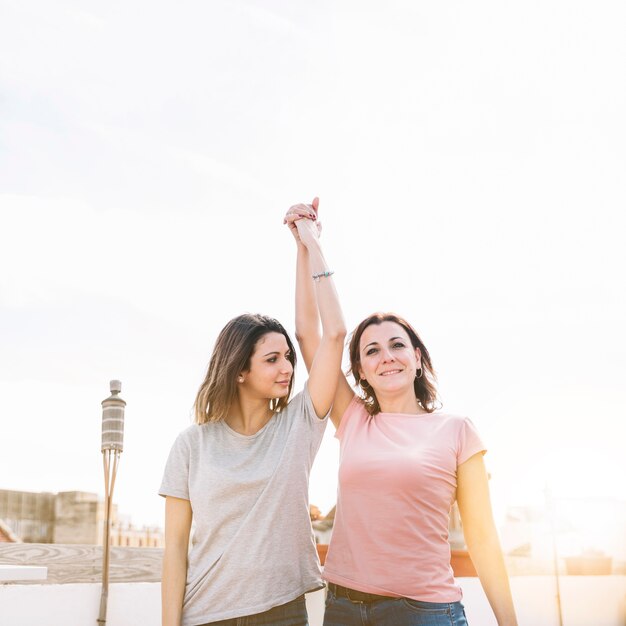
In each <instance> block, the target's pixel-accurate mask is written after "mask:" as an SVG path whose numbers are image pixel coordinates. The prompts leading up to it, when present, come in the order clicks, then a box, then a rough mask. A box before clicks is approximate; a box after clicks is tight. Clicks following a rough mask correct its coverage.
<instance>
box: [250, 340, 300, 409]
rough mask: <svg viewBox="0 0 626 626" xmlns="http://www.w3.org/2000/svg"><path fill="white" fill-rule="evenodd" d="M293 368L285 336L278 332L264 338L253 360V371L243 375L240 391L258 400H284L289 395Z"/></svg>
mask: <svg viewBox="0 0 626 626" xmlns="http://www.w3.org/2000/svg"><path fill="white" fill-rule="evenodd" d="M292 376H293V365H292V363H291V350H290V348H289V344H288V343H287V340H286V339H285V336H284V335H282V334H281V333H277V332H269V333H266V334H265V335H263V336H262V337H261V338H260V339H259V340H258V341H257V342H256V344H255V346H254V352H253V353H252V356H251V357H250V369H248V370H247V371H244V372H241V374H240V377H239V382H240V387H241V388H243V389H245V391H246V392H247V393H250V394H251V395H253V396H255V397H258V398H283V397H285V396H287V395H288V394H289V387H290V383H291V378H292Z"/></svg>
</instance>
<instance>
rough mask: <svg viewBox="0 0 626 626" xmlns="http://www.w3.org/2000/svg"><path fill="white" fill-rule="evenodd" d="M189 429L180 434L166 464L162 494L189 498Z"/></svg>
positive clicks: (160, 489)
mask: <svg viewBox="0 0 626 626" xmlns="http://www.w3.org/2000/svg"><path fill="white" fill-rule="evenodd" d="M186 433H187V431H183V432H182V433H180V435H178V437H177V438H176V441H175V442H174V445H173V446H172V449H171V450H170V454H169V456H168V458H167V463H166V464H165V471H164V472H163V480H162V481H161V487H160V488H159V495H160V496H163V497H165V496H173V497H174V498H182V499H183V500H189V457H190V449H189V441H188V438H187V437H186Z"/></svg>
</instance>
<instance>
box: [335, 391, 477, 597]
mask: <svg viewBox="0 0 626 626" xmlns="http://www.w3.org/2000/svg"><path fill="white" fill-rule="evenodd" d="M336 437H337V438H338V439H339V441H340V459H339V486H338V489H337V513H336V517H335V524H334V528H333V534H332V538H331V541H330V546H329V549H328V555H327V557H326V563H325V565H324V578H325V579H326V580H328V581H330V582H333V583H335V584H338V585H343V586H344V587H349V588H351V589H357V590H359V591H366V592H368V593H377V594H380V595H388V596H405V597H407V598H413V599H415V600H422V601H425V602H456V601H457V600H460V599H461V596H462V593H461V588H460V587H459V586H458V585H456V584H455V582H454V577H453V574H452V568H451V567H450V545H449V543H448V521H449V513H450V507H451V506H452V504H453V502H454V500H455V498H456V472H457V467H458V466H459V465H460V464H461V463H463V462H465V461H467V460H468V459H469V458H470V457H471V456H473V455H474V454H476V453H478V452H483V453H484V451H485V447H484V446H483V444H482V442H481V440H480V437H479V436H478V433H477V432H476V428H475V427H474V425H473V424H472V422H471V421H470V420H469V419H468V418H464V417H457V416H454V415H446V414H444V413H427V414H423V415H408V414H400V413H379V414H378V415H375V416H374V417H370V416H369V414H368V413H367V411H366V410H365V407H364V406H363V403H362V402H361V401H360V400H359V399H357V398H355V399H354V400H353V401H352V402H351V404H350V406H349V407H348V409H347V410H346V412H345V414H344V415H343V417H342V419H341V425H340V427H339V428H338V430H337V434H336Z"/></svg>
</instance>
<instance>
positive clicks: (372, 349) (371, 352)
mask: <svg viewBox="0 0 626 626" xmlns="http://www.w3.org/2000/svg"><path fill="white" fill-rule="evenodd" d="M374 352H376V348H370V349H369V350H368V351H367V352H366V353H365V354H366V355H367V356H369V355H370V354H374Z"/></svg>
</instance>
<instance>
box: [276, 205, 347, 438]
mask: <svg viewBox="0 0 626 626" xmlns="http://www.w3.org/2000/svg"><path fill="white" fill-rule="evenodd" d="M318 204H319V200H318V198H315V199H314V200H313V202H312V203H311V204H298V205H295V206H293V207H291V209H289V212H288V213H287V215H286V217H285V223H286V224H287V225H288V226H289V228H290V229H291V232H292V234H293V236H294V239H295V240H296V244H297V247H298V252H297V259H296V339H297V340H298V344H299V346H300V352H301V353H302V357H303V359H304V363H305V365H306V369H307V372H309V373H310V371H311V365H312V364H313V359H314V357H315V354H316V352H317V350H318V348H319V346H320V341H321V333H320V314H319V308H318V303H317V298H316V294H315V285H314V284H313V281H312V280H311V274H312V273H313V271H312V268H311V262H310V255H309V251H308V249H307V247H306V246H305V245H304V243H303V242H302V241H301V239H300V237H299V235H298V229H297V227H296V221H297V220H299V219H313V220H315V219H316V216H317V209H318ZM353 398H354V391H353V390H352V388H351V387H350V384H349V383H348V381H347V380H346V377H345V376H344V375H343V373H340V375H339V380H338V384H337V390H336V392H335V397H334V400H333V405H332V410H331V413H330V419H331V420H332V422H333V424H334V425H335V427H336V428H339V423H340V422H341V416H342V415H343V414H344V413H345V411H346V409H347V408H348V405H349V404H350V402H351V401H352V399H353Z"/></svg>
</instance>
